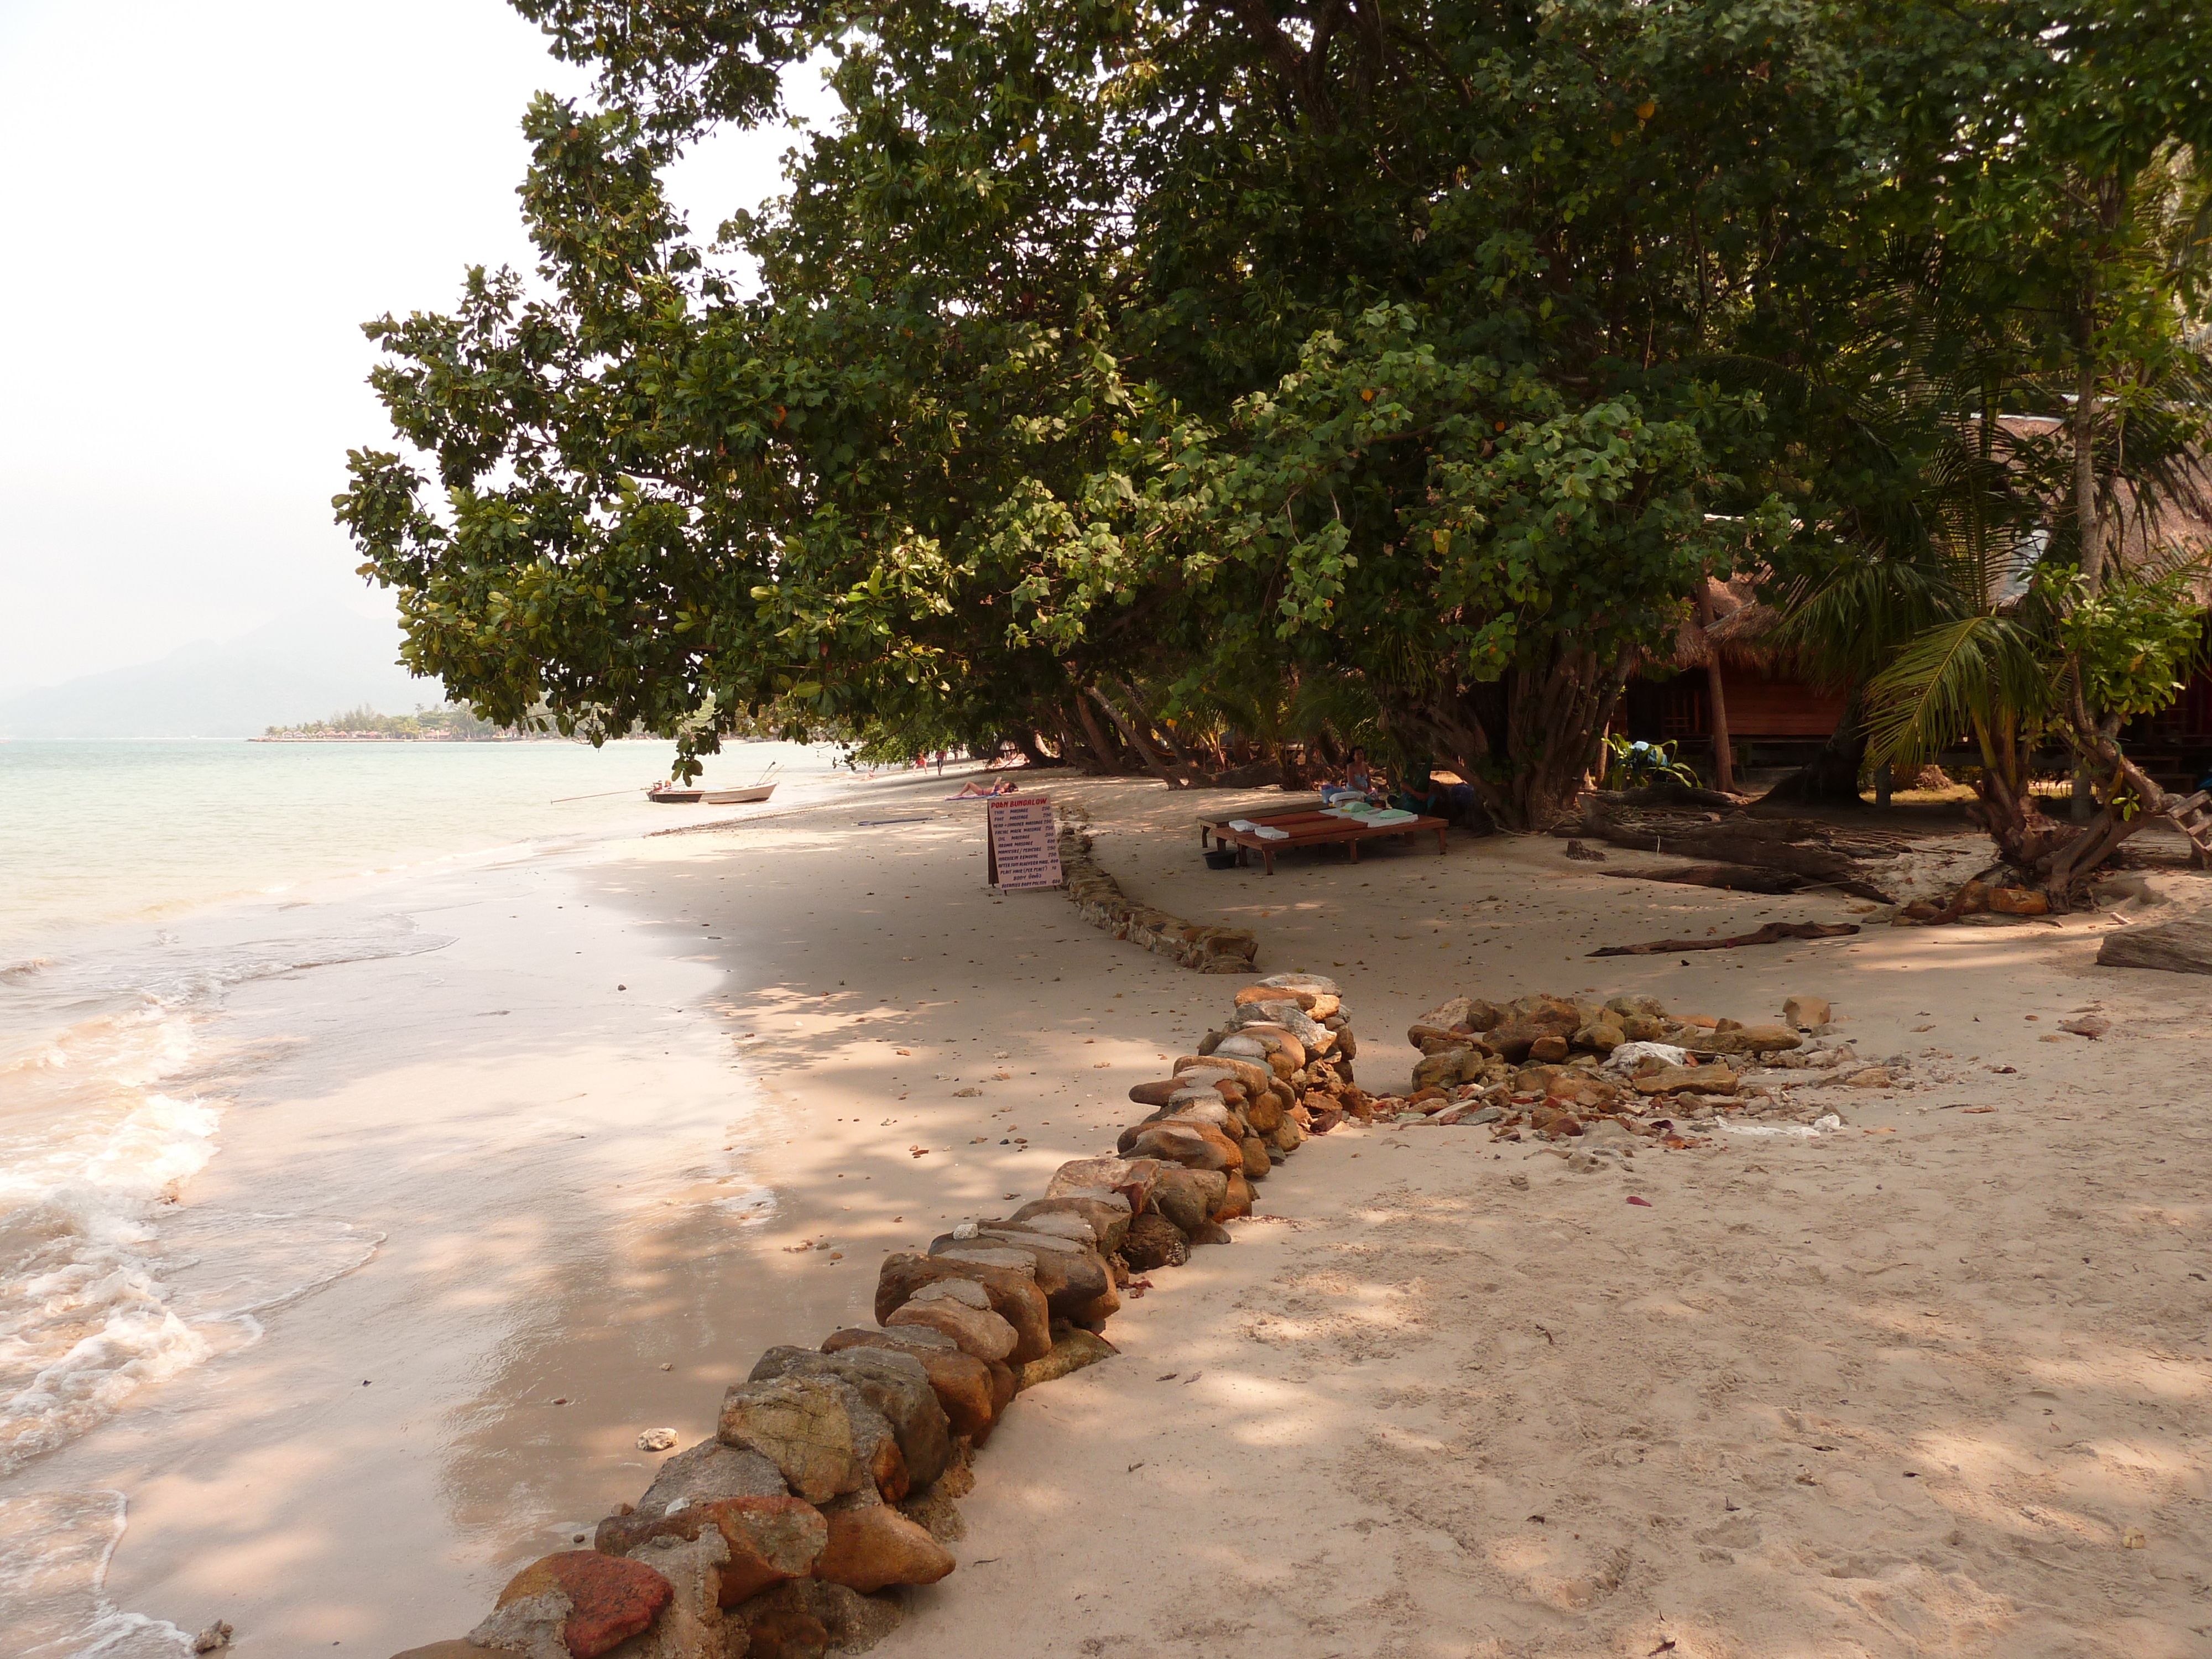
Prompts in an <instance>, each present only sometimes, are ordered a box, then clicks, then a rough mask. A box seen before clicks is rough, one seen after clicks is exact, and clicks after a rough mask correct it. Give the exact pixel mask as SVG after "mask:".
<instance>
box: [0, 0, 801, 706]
mask: <svg viewBox="0 0 2212 1659" xmlns="http://www.w3.org/2000/svg"><path fill="white" fill-rule="evenodd" d="M817 78H818V77H816V76H812V75H811V74H809V75H808V76H805V82H806V90H807V92H808V94H809V96H808V101H809V102H810V103H811V104H812V105H814V106H816V107H817V108H819V107H821V106H822V102H823V98H824V96H825V94H821V93H820V92H819V91H818V88H817V85H816V82H817ZM538 88H551V89H553V90H556V91H562V92H570V93H574V92H580V91H581V90H582V89H583V79H582V77H581V76H580V75H579V74H578V72H577V71H575V70H573V69H570V68H568V66H566V65H563V64H556V63H555V62H554V61H553V60H552V59H551V58H549V57H547V56H546V55H545V52H544V48H543V46H542V44H541V41H540V37H539V36H538V33H537V32H536V31H535V30H534V29H532V27H530V26H529V25H528V24H526V23H525V22H524V21H522V20H521V19H520V17H518V16H516V15H514V14H513V12H512V11H510V10H509V9H507V7H506V6H505V5H504V4H501V3H498V0H379V3H376V4H374V5H362V4H357V3H356V4H344V5H340V4H336V3H331V0H281V3H280V0H198V3H195V4H190V5H184V4H179V3H177V0H162V3H153V0H108V3H106V4H102V5H98V6H93V5H87V4H84V3H82V0H76V3H70V0H0V153H4V154H5V155H6V156H7V158H8V160H7V163H6V167H5V173H4V179H0V192H4V205H5V210H6V223H7V226H8V229H9V235H8V237H7V244H8V251H7V255H6V257H5V258H3V259H0V318H4V319H5V324H4V326H5V329H6V334H5V340H6V358H5V368H4V371H0V387H4V396H0V696H4V695H5V694H6V693H7V692H9V690H15V689H17V688H19V687H22V686H27V685H37V684H49V683H52V682H54V681H58V680H62V679H66V678H71V677H73V676H75V675H77V674H81V673H86V672H90V671H94V670H98V669H103V668H111V667H116V666H120V665H125V664H127V663H133V662H139V661H144V660H147V659H151V658H154V657H158V656H160V655H161V654H162V653H165V652H167V650H169V649H170V648H171V647H174V646H176V645H179V644H182V643H185V642H186V641H192V640H197V639H206V638H226V637H228V636H231V635H237V634H241V633H244V632H246V630H247V629H251V628H253V627H255V626H258V624H260V623H264V622H267V621H270V620H271V619H272V618H274V617H278V616H280V615H283V614H284V613H286V612H289V611H295V610H299V609H301V608H305V607H309V606H317V605H328V604H332V603H342V604H347V605H352V606H354V607H356V608H358V609H369V608H372V607H374V606H376V605H382V604H383V603H384V601H383V600H382V599H380V597H376V596H374V595H373V594H372V592H371V591H370V590H368V588H366V587H365V586H364V585H363V584H362V581H361V580H360V578H358V577H356V575H354V574H353V568H354V566H355V564H356V562H357V560H356V557H355V556H354V554H353V552H352V550H351V549H350V547H349V545H348V544H347V542H346V539H345V538H344V537H343V534H341V533H340V532H339V531H338V530H337V527H336V526H334V525H333V524H332V523H331V512H330V498H331V495H334V494H336V493H337V490H338V489H340V488H341V487H342V485H343V481H344V464H345V452H346V450H347V449H348V448H349V447H357V446H360V445H362V444H363V443H370V442H374V443H377V444H382V445H386V446H388V445H389V444H390V442H391V435H390V432H389V430H388V428H386V426H385V424H384V422H383V420H382V418H381V411H380V409H379V408H378V406H377V404H376V403H375V401H374V398H372V397H371V396H370V394H369V392H368V389H367V387H366V386H365V385H364V384H363V376H364V375H365V374H366V373H367V371H368V367H369V364H370V362H371V360H372V358H373V356H374V353H373V352H372V351H371V349H370V348H369V346H368V342H367V341H365V340H364V339H363V338H362V336H361V332H360V327H359V325H360V324H361V323H362V321H363V320H365V319H368V318H370V317H374V316H376V315H378V314H380V313H383V312H385V311H387V310H389V311H393V312H398V313H404V312H406V311H409V310H415V309H431V308H442V307H446V306H447V305H448V304H449V303H450V301H452V299H453V295H455V294H456V293H457V292H458V291H459V283H460V276H461V271H462V270H463V268H464V267H465V265H467V264H471V263H483V264H501V263H511V264H518V265H524V266H526V265H527V264H528V262H529V255H530V248H529V245H528V242H527V241H526V239H525V238H524V236H523V234H522V232H521V229H520V223H519V221H518V218H517V215H516V202H515V197H514V187H515V185H517V184H518V183H520V180H521V178H522V173H523V168H524V167H525V165H526V161H527V155H526V151H525V149H524V146H523V143H522V140H521V137H520V131H519V125H520V118H521V114H522V111H523V107H524V106H525V105H526V103H527V102H528V100H529V98H530V94H532V92H533V91H535V90H537V89H538ZM796 89H797V88H794V90H796ZM789 142H790V138H789V135H788V133H787V132H784V131H778V132H775V133H756V134H747V135H741V136H738V137H733V138H732V139H730V140H727V141H724V142H720V143H718V144H717V145H716V146H715V148H714V151H713V152H712V153H711V154H709V155H702V156H700V157H698V158H697V159H696V160H695V161H689V162H687V163H686V165H685V167H684V169H683V171H682V173H681V174H680V175H679V177H678V179H677V180H676V181H675V182H674V188H675V191H676V194H677V196H678V199H679V201H680V202H681V203H682V204H683V205H684V207H685V208H686V209H687V210H690V213H691V217H692V222H693V225H694V228H695V229H697V230H699V231H701V232H702V233H706V232H711V229H712V227H713V226H714V223H716V222H718V221H719V220H720V218H721V217H722V216H723V215H724V214H725V213H726V211H727V210H729V209H730V208H732V207H733V206H736V205H739V204H750V203H753V202H757V201H758V200H760V199H761V198H762V197H765V196H769V195H773V194H775V193H776V190H777V187H778V174H777V168H776V159H777V157H778V156H780V155H781V153H782V152H783V150H784V149H786V148H787V145H788V143H789Z"/></svg>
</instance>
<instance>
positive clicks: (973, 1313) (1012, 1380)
mask: <svg viewBox="0 0 2212 1659" xmlns="http://www.w3.org/2000/svg"><path fill="white" fill-rule="evenodd" d="M1357 1049H1358V1043H1357V1042H1356V1040H1355V1038H1354V1037H1353V1036H1352V1027H1351V1024H1350V1022H1349V1021H1348V1020H1347V1019H1346V1017H1345V1014H1344V1011H1343V1007H1342V1006H1341V1003H1340V1000H1339V994H1338V991H1337V987H1336V986H1335V985H1334V983H1332V982H1331V981H1328V980H1325V979H1322V978H1319V977H1317V976H1316V975H1305V974H1279V975H1276V976H1274V977H1273V978H1272V979H1266V980H1262V981H1260V982H1259V983H1257V984H1256V985H1252V986H1249V987H1246V988H1244V989H1243V990H1242V991H1239V992H1238V993H1237V999H1236V1004H1235V1006H1234V1008H1233V1009H1232V1011H1231V1014H1230V1016H1229V1018H1227V1020H1226V1021H1225V1023H1224V1024H1223V1025H1222V1026H1221V1028H1220V1029H1219V1030H1215V1031H1213V1032H1211V1033H1209V1034H1208V1036H1207V1037H1206V1041H1205V1042H1203V1043H1201V1044H1200V1052H1199V1053H1197V1054H1190V1055H1186V1056H1185V1057H1183V1058H1182V1059H1181V1060H1177V1061H1176V1064H1175V1066H1174V1069H1173V1073H1172V1074H1171V1075H1170V1076H1169V1077H1167V1078H1164V1079H1161V1080H1160V1081H1158V1082H1157V1083H1147V1084H1140V1085H1138V1086H1137V1087H1136V1088H1134V1089H1132V1090H1131V1091H1129V1094H1130V1098H1131V1099H1132V1100H1133V1101H1136V1102H1138V1103H1140V1104H1143V1105H1146V1106H1151V1107H1152V1108H1154V1110H1153V1111H1152V1115H1150V1116H1148V1117H1146V1119H1145V1120H1144V1121H1142V1122H1139V1123H1136V1124H1133V1125H1132V1126H1131V1127H1129V1128H1128V1129H1127V1130H1126V1131H1124V1132H1123V1133H1122V1135H1121V1141H1120V1144H1119V1145H1118V1146H1116V1148H1115V1152H1114V1155H1113V1156H1111V1157H1097V1158H1077V1159H1075V1160H1074V1161H1073V1162H1071V1163H1068V1164H1063V1165H1062V1166H1061V1167H1060V1170H1059V1171H1058V1172H1057V1173H1056V1174H1055V1175H1054V1176H1053V1178H1052V1180H1051V1182H1049V1183H1048V1186H1047V1187H1046V1188H1045V1192H1044V1195H1043V1196H1042V1197H1041V1198H1038V1199H1036V1200H1032V1201H1030V1202H1029V1203H1026V1204H1024V1205H1022V1206H1020V1207H1019V1208H1018V1209H1016V1210H1015V1211H1014V1212H1012V1214H1010V1215H1008V1216H1006V1217H1005V1218H1003V1219H998V1220H983V1219H978V1220H971V1221H963V1222H962V1223H961V1224H960V1225H958V1226H957V1227H955V1228H953V1229H952V1230H951V1231H950V1232H947V1233H943V1234H940V1235H939V1237H936V1238H934V1239H933V1240H932V1241H931V1242H930V1243H929V1246H928V1248H927V1250H926V1251H925V1252H923V1253H922V1254H920V1255H915V1254H914V1253H912V1252H900V1253H895V1254H893V1255H890V1256H887V1257H886V1258H885V1259H884V1263H883V1267H882V1268H881V1270H880V1272H879V1273H878V1277H877V1281H876V1300H875V1315H876V1324H875V1325H874V1326H873V1327H870V1328H848V1329H844V1330H839V1331H836V1332H833V1333H831V1334H830V1335H829V1337H827V1338H826V1339H825V1340H823V1343H822V1345H821V1346H820V1347H819V1348H818V1349H817V1348H799V1347H779V1348H771V1349H769V1351H768V1352H766V1353H765V1354H763V1355H762V1356H761V1358H760V1361H759V1363H758V1364H756V1365H755V1366H754V1367H753V1369H752V1373H751V1375H750V1376H749V1377H748V1378H747V1379H746V1380H745V1381H744V1382H743V1383H738V1384H736V1385H734V1386H733V1387H732V1388H731V1389H729V1391H728V1393H727V1394H726V1396H725V1397H724V1399H723V1402H722V1412H721V1419H720V1425H719V1426H718V1428H717V1429H716V1431H715V1433H714V1437H713V1438H712V1439H709V1440H704V1441H702V1442H701V1443H699V1444H697V1445H696V1446H693V1447H691V1448H690V1449H688V1450H685V1451H683V1452H679V1453H678V1454H677V1455H675V1456H673V1457H671V1458H670V1459H669V1460H668V1462H665V1463H664V1464H663V1465H662V1466H661V1468H660V1471H659V1474H657V1475H656V1476H655V1477H654V1479H653V1484H652V1485H651V1486H648V1487H647V1489H646V1492H645V1493H644V1495H643V1496H642V1497H641V1498H639V1499H638V1501H637V1502H636V1503H635V1504H623V1506H622V1507H621V1509H620V1510H618V1511H617V1513H615V1514H613V1515H611V1516H608V1517H607V1518H606V1519H605V1520H604V1521H602V1522H599V1528H598V1530H597V1532H596V1533H595V1534H593V1536H592V1548H590V1549H577V1550H567V1551H563V1552H562V1553H559V1554H556V1555H549V1556H546V1557H545V1558H544V1559H541V1560H538V1561H535V1562H532V1564H531V1565H529V1566H527V1567H526V1568H524V1569H523V1570H522V1571H520V1573H518V1574H516V1575H515V1577H513V1579H512V1580H511V1581H510V1582H509V1583H508V1584H507V1588H506V1589H504V1590H502V1591H501V1594H500V1596H499V1600H498V1603H497V1605H496V1606H495V1608H494V1609H493V1611H492V1613H491V1615H490V1616H489V1618H487V1619H485V1620H483V1623H482V1624H480V1625H478V1626H477V1627H476V1629H474V1630H473V1631H471V1632H469V1635H468V1638H467V1639H466V1640H465V1641H454V1642H439V1643H434V1644H431V1645H430V1646H428V1647H424V1648H416V1649H413V1650H410V1651H409V1652H408V1653H405V1654H401V1655H398V1656H397V1659H501V1656H506V1659H600V1656H603V1655H604V1656H607V1659H822V1656H823V1654H824V1653H825V1652H827V1651H828V1650H830V1649H833V1648H834V1649H836V1650H841V1651H844V1652H848V1653H853V1652H859V1651H860V1650H864V1649H866V1648H867V1647H869V1646H872V1645H873V1644H874V1643H875V1642H876V1641H877V1640H878V1639H879V1638H881V1637H882V1636H883V1635H884V1632H887V1631H888V1630H890V1628H891V1627H892V1626H894V1625H896V1623H897V1621H898V1620H899V1618H900V1616H901V1604H900V1602H899V1601H898V1600H897V1599H896V1598H897V1590H898V1588H899V1587H900V1586H902V1585H907V1584H928V1583H935V1582H936V1581H937V1580H939V1579H940V1578H942V1577H945V1575H946V1574H947V1573H950V1572H951V1571H952V1570H953V1565H954V1562H953V1558H952V1555H951V1552H950V1551H949V1550H948V1549H946V1547H945V1545H946V1544H947V1543H948V1542H950V1541H956V1540H957V1539H958V1538H959V1537H960V1536H961V1535H962V1532H963V1528H962V1525H961V1522H960V1517H959V1514H958V1511H957V1510H956V1509H955V1508H954V1501H955V1500H956V1499H957V1498H960V1497H962V1496H963V1495H965V1494H966V1493H967V1492H969V1490H971V1489H972V1487H973V1486H974V1484H975V1482H974V1476H973V1474H971V1473H970V1468H969V1464H970V1459H971V1457H972V1455H973V1454H974V1452H975V1449H976V1448H978V1447H980V1446H981V1445H983V1444H984V1443H986V1442H987V1441H988V1440H989V1439H990V1437H991V1432H992V1431H993V1430H994V1428H995V1427H996V1426H997V1425H998V1423H999V1421H1000V1418H1001V1417H1002V1416H1003V1415H1004V1414H1005V1413H1006V1409H1007V1407H1009V1406H1010V1405H1011V1404H1012V1401H1013V1400H1014V1397H1015V1396H1016V1395H1017V1394H1018V1393H1019V1392H1020V1391H1021V1390H1023V1389H1029V1388H1034V1387H1036V1385H1037V1384H1039V1383H1047V1382H1050V1381H1052V1380H1053V1379H1054V1378H1056V1377H1060V1376H1066V1374H1067V1373H1068V1372H1070V1371H1073V1370H1078V1369H1079V1368H1080V1367H1082V1366H1085V1365H1088V1364H1093V1363H1095V1362H1096V1361H1097V1360H1099V1359H1103V1358H1106V1357H1107V1356H1109V1355H1110V1354H1112V1353H1113V1352H1115V1349H1114V1347H1113V1346H1112V1345H1111V1344H1109V1343H1108V1342H1107V1341H1106V1340H1104V1338H1103V1336H1101V1335H1100V1334H1099V1333H1100V1332H1101V1331H1103V1328H1104V1327H1105V1324H1106V1322H1107V1320H1108V1319H1109V1318H1110V1317H1112V1316H1113V1315H1114V1314H1115V1313H1116V1312H1117V1311H1118V1310H1120V1308H1121V1296H1120V1291H1121V1290H1122V1289H1124V1288H1126V1287H1127V1286H1128V1285H1129V1284H1130V1283H1131V1280H1132V1279H1133V1276H1134V1275H1136V1274H1139V1273H1145V1272H1148V1271H1150V1270H1152V1269H1153V1268H1157V1267H1173V1266H1180V1265H1181V1264H1182V1262H1184V1261H1188V1259H1189V1256H1190V1249H1191V1247H1192V1246H1193V1245H1194V1244H1202V1243H1227V1242H1228V1238H1229V1235H1228V1233H1227V1232H1226V1231H1225V1230H1224V1227H1223V1225H1222V1224H1223V1223H1225V1222H1226V1221H1229V1220H1231V1219H1233V1218H1236V1217H1237V1216H1240V1215H1243V1214H1246V1213H1247V1212H1249V1211H1250V1209H1251V1207H1252V1183H1253V1182H1255V1181H1260V1180H1264V1179H1265V1178H1266V1177H1267V1174H1268V1173H1269V1171H1270V1170H1272V1169H1273V1166H1274V1165H1275V1164H1278V1163H1279V1162H1280V1161H1281V1160H1282V1159H1284V1158H1287V1157H1289V1156H1290V1155H1291V1153H1293V1152H1296V1151H1297V1149H1298V1147H1299V1146H1300V1145H1302V1144H1303V1143H1304V1139H1305V1138H1306V1136H1307V1135H1309V1134H1320V1133H1327V1132H1328V1130H1330V1129H1332V1128H1334V1127H1336V1126H1337V1125H1338V1124H1339V1123H1341V1122H1342V1121H1344V1119H1345V1117H1346V1115H1360V1116H1364V1115H1366V1114H1367V1113H1368V1111H1369V1109H1370V1102H1369V1100H1368V1097H1366V1096H1365V1095H1364V1094H1363V1093H1362V1092H1361V1091H1359V1090H1358V1089H1357V1088H1356V1087H1354V1086H1353V1084H1352V1057H1353V1055H1354V1054H1355V1053H1356V1052H1357ZM1140 1288H1141V1287H1140ZM662 1443H663V1444H665V1442H662Z"/></svg>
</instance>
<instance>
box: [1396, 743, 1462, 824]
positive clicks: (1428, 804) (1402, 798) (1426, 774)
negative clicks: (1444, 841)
mask: <svg viewBox="0 0 2212 1659" xmlns="http://www.w3.org/2000/svg"><path fill="white" fill-rule="evenodd" d="M1390 804H1391V805H1393V806H1398V807H1402V808H1403V809H1404V810H1406V811H1408V812H1419V813H1420V814H1421V815H1422V816H1423V817H1431V818H1443V819H1444V820H1445V821H1446V822H1447V823H1472V821H1473V819H1472V814H1473V813H1474V806H1475V796H1474V785H1473V784H1471V783H1463V782H1462V781H1460V780H1459V778H1458V777H1457V776H1456V775H1453V774H1450V773H1447V774H1445V775H1443V777H1438V776H1437V774H1436V771H1435V763H1434V762H1433V761H1431V760H1430V759H1429V758H1428V757H1422V758H1421V759H1419V760H1418V761H1416V762H1414V763H1413V771H1412V773H1411V775H1409V776H1408V777H1407V780H1406V787H1405V790H1404V792H1403V793H1401V794H1397V795H1394V796H1393V797H1392V798H1391V802H1390Z"/></svg>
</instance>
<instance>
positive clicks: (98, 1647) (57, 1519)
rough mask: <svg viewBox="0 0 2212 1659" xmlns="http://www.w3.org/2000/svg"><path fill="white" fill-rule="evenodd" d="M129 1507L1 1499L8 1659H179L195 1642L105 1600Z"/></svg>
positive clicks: (1, 1584)
mask: <svg viewBox="0 0 2212 1659" xmlns="http://www.w3.org/2000/svg"><path fill="white" fill-rule="evenodd" d="M127 1516H128V1510H127V1508H126V1504H125V1498H124V1496H123V1494H122V1493H121V1492H27V1493H25V1494H23V1495H22V1496H21V1497H17V1498H0V1629H4V1630H5V1631H7V1632H8V1634H9V1647H8V1652H9V1655H10V1656H11V1659H182V1656H186V1655H189V1654H190V1653H191V1650H192V1642H191V1637H189V1636H187V1635H186V1634H185V1632H183V1631H181V1630H179V1628H178V1627H177V1626H174V1625H173V1624H170V1623H169V1622H168V1621H167V1620H164V1619H149V1618H148V1617H146V1616H145V1615H144V1614H143V1613H124V1612H122V1611H120V1610H118V1608H117V1607H114V1606H113V1605H112V1604H111V1603H110V1602H109V1601H107V1599H106V1589H107V1567H108V1563H109V1562H110V1561H112V1559H114V1557H115V1547H116V1545H118V1543H120V1542H121V1541H122V1540H123V1533H124V1528H125V1524H126V1521H127Z"/></svg>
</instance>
